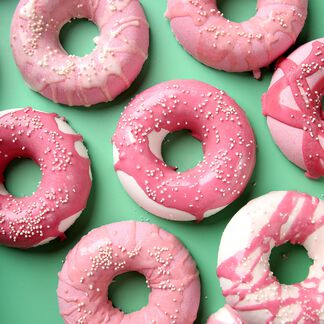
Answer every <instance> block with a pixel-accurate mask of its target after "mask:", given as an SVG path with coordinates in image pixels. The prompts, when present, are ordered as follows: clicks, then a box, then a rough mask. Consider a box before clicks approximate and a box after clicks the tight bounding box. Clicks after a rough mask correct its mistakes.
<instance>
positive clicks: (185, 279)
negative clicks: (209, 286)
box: [57, 221, 200, 324]
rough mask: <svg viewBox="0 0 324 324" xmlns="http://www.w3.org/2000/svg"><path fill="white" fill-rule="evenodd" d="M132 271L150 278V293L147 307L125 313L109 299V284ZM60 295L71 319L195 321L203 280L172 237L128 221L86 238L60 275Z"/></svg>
mask: <svg viewBox="0 0 324 324" xmlns="http://www.w3.org/2000/svg"><path fill="white" fill-rule="evenodd" d="M129 271H136V272H139V273H141V274H142V275H143V276H145V277H146V282H147V285H148V287H149V288H150V289H151V293H150V296H149V302H148V305H147V306H145V307H143V308H142V309H141V310H139V311H136V312H133V313H130V314H125V313H123V312H122V311H121V310H119V309H117V308H115V307H113V305H112V302H111V301H110V300H107V288H108V286H109V285H110V283H111V282H112V281H113V279H114V278H115V277H116V276H118V275H120V274H122V273H125V272H129ZM108 289H109V288H108ZM57 295H58V300H59V307H60V312H61V315H62V316H63V319H64V321H65V322H66V323H91V324H102V323H108V322H109V323H111V324H119V323H123V324H128V323H129V324H152V323H156V324H158V323H174V324H175V323H176V324H191V323H193V322H194V321H195V319H196V316H197V311H198V306H199V300H200V282H199V275H198V272H197V269H196V265H195V263H194V261H193V260H192V258H191V256H190V255H189V253H188V251H187V250H186V249H185V248H184V246H183V245H182V244H181V243H180V242H179V241H178V240H177V239H176V238H175V237H174V236H173V235H171V234H170V233H167V232H165V231H164V230H162V229H161V228H159V227H158V226H156V225H152V224H148V223H141V222H134V221H128V222H119V223H113V224H110V225H106V226H102V227H100V228H97V229H95V230H93V231H91V232H90V233H89V234H88V235H86V236H84V237H83V238H82V239H81V241H80V242H79V243H78V244H77V245H76V246H75V247H74V248H73V249H72V250H71V251H70V253H69V254H68V256H67V258H66V261H65V263H64V265H63V268H62V271H61V272H60V274H59V285H58V290H57Z"/></svg>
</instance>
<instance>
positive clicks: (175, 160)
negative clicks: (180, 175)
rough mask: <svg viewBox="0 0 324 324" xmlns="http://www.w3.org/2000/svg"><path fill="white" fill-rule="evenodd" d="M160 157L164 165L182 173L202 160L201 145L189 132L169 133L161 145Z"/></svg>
mask: <svg viewBox="0 0 324 324" xmlns="http://www.w3.org/2000/svg"><path fill="white" fill-rule="evenodd" d="M162 157H163V160H164V162H165V163H166V164H168V165H171V166H174V167H175V168H176V169H177V170H178V171H180V172H184V171H187V170H189V169H192V168H194V167H195V166H196V165H197V164H198V163H199V162H200V161H202V160H203V158H204V155H203V150H202V144H201V142H200V141H198V140H197V139H196V138H194V137H193V136H192V134H191V132H190V131H189V130H180V131H176V132H173V133H169V134H168V135H167V136H166V137H165V138H164V140H163V143H162Z"/></svg>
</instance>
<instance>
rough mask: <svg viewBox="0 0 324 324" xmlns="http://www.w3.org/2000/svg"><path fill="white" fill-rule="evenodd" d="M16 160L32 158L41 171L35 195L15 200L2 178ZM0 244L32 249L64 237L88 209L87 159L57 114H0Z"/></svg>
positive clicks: (78, 140)
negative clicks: (10, 164)
mask: <svg viewBox="0 0 324 324" xmlns="http://www.w3.org/2000/svg"><path fill="white" fill-rule="evenodd" d="M15 158H30V159H32V160H33V161H34V162H35V163H37V164H38V165H39V167H40V169H41V172H42V180H41V182H40V184H39V187H38V189H37V191H36V192H35V193H34V194H33V195H32V196H30V197H21V198H18V197H14V196H12V195H11V194H9V193H8V192H7V191H6V189H5V187H4V179H3V173H4V171H5V169H6V167H7V165H8V164H9V163H10V162H11V161H12V160H14V159H15ZM0 175H1V178H0V243H1V244H4V245H7V246H12V247H17V248H30V247H34V246H38V245H42V244H45V243H47V242H49V241H51V240H53V239H55V238H56V237H61V238H64V237H65V236H64V232H65V231H66V230H67V229H68V228H69V227H70V226H71V225H72V224H73V223H74V222H75V221H76V219H77V218H78V217H79V216H80V214H81V213H82V211H83V209H84V208H85V207H86V203H87V199H88V196H89V193H90V189H91V182H92V181H91V170H90V160H89V157H88V153H87V149H86V148H85V146H84V145H83V142H82V136H80V135H77V134H76V133H75V132H74V130H73V129H72V128H71V127H70V126H69V125H68V124H67V123H66V122H65V121H64V119H63V118H60V117H58V116H57V115H56V114H48V113H44V112H40V111H35V110H32V109H31V108H26V109H15V110H5V111H1V112H0Z"/></svg>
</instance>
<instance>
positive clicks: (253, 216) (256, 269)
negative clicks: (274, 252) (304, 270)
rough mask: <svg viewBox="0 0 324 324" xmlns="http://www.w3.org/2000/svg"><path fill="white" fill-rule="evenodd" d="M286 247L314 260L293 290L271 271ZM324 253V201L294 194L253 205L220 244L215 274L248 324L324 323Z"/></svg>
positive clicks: (273, 195) (233, 223)
mask: <svg viewBox="0 0 324 324" xmlns="http://www.w3.org/2000/svg"><path fill="white" fill-rule="evenodd" d="M234 238H235V239H234ZM286 242H291V243H292V244H300V245H303V246H304V247H305V248H306V249H307V251H308V255H309V257H310V258H312V259H313V260H314V264H313V265H312V266H311V267H310V270H309V274H308V277H307V278H306V279H305V280H304V281H302V282H300V283H297V284H293V285H281V284H280V283H279V282H278V280H277V279H276V278H275V276H274V275H273V273H272V272H271V271H270V268H269V255H270V252H271V249H272V248H273V247H275V246H279V245H282V244H284V243H286ZM323 251H324V201H321V200H319V199H318V198H315V197H311V196H308V195H306V194H303V193H298V192H294V191H277V192H271V193H269V194H267V195H264V196H262V197H259V198H257V199H254V200H252V201H251V202H249V203H248V204H247V205H246V206H245V207H243V208H242V209H241V210H240V211H239V212H238V213H237V214H236V215H235V216H234V217H233V219H232V220H231V221H230V223H229V224H228V226H227V227H226V229H225V231H224V234H223V237H222V239H221V243H220V248H219V256H218V269H217V273H218V276H219V279H220V283H221V287H222V290H223V294H224V296H225V298H226V301H227V303H228V304H230V305H231V306H232V307H233V308H234V309H235V310H236V311H237V312H238V313H239V315H240V317H241V318H242V320H243V321H244V322H246V323H249V324H260V323H290V324H297V323H298V324H302V323H304V324H306V323H324V272H323V269H324V253H323Z"/></svg>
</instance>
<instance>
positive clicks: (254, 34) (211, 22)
mask: <svg viewBox="0 0 324 324" xmlns="http://www.w3.org/2000/svg"><path fill="white" fill-rule="evenodd" d="M307 4H308V0H258V2H257V13H256V15H255V16H254V17H252V18H251V19H249V20H247V21H244V22H242V23H237V22H233V21H229V20H228V19H226V18H224V16H223V13H222V12H220V11H219V10H218V8H217V1H216V0H168V9H167V12H166V17H167V18H169V20H170V21H171V27H172V30H173V32H174V34H175V36H176V38H177V39H178V41H179V42H180V44H181V45H182V46H183V47H184V48H185V50H186V51H188V52H189V53H190V54H191V55H192V56H194V57H195V58H196V59H197V60H199V61H201V62H202V63H204V64H206V65H208V66H211V67H213V68H215V69H219V70H225V71H228V72H243V71H253V72H254V75H255V77H256V78H259V77H260V76H261V73H260V68H262V67H266V66H267V65H269V64H270V63H271V62H273V61H274V60H275V59H276V58H278V57H279V56H280V55H281V54H283V53H284V52H285V51H286V50H287V49H288V48H289V47H290V46H291V45H292V44H294V42H295V41H296V38H297V36H298V35H299V33H300V31H301V29H302V28H303V26H304V23H305V19H306V16H307Z"/></svg>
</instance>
